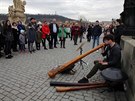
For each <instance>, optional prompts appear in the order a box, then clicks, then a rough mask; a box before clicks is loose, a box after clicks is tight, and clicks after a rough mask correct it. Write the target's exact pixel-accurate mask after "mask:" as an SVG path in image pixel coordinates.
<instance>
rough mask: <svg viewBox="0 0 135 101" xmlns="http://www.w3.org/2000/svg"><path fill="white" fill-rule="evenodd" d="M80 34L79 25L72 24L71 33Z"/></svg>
mask: <svg viewBox="0 0 135 101" xmlns="http://www.w3.org/2000/svg"><path fill="white" fill-rule="evenodd" d="M79 34H80V27H79V26H73V27H72V35H73V36H74V35H79Z"/></svg>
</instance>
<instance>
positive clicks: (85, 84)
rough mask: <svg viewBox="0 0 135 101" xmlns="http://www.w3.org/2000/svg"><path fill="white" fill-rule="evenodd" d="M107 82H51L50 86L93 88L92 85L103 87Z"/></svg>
mask: <svg viewBox="0 0 135 101" xmlns="http://www.w3.org/2000/svg"><path fill="white" fill-rule="evenodd" d="M103 84H105V82H96V83H69V82H56V81H51V82H50V86H92V85H103Z"/></svg>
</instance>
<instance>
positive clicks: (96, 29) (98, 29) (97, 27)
mask: <svg viewBox="0 0 135 101" xmlns="http://www.w3.org/2000/svg"><path fill="white" fill-rule="evenodd" d="M101 34H102V27H101V26H100V25H99V21H96V23H95V26H94V28H93V35H92V38H93V48H94V47H95V44H96V42H97V45H99V39H100V35H101Z"/></svg>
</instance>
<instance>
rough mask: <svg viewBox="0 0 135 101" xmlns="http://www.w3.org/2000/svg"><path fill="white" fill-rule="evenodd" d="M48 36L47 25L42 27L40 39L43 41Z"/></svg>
mask: <svg viewBox="0 0 135 101" xmlns="http://www.w3.org/2000/svg"><path fill="white" fill-rule="evenodd" d="M49 34H50V29H49V26H48V25H42V38H43V39H45V38H46V35H49Z"/></svg>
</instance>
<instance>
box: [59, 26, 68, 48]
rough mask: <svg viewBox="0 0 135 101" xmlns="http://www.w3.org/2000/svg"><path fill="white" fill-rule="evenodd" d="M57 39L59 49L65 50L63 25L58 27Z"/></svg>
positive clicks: (64, 29)
mask: <svg viewBox="0 0 135 101" xmlns="http://www.w3.org/2000/svg"><path fill="white" fill-rule="evenodd" d="M58 37H59V38H60V48H65V41H66V37H67V35H66V28H65V25H64V24H62V25H60V28H59V33H58Z"/></svg>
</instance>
